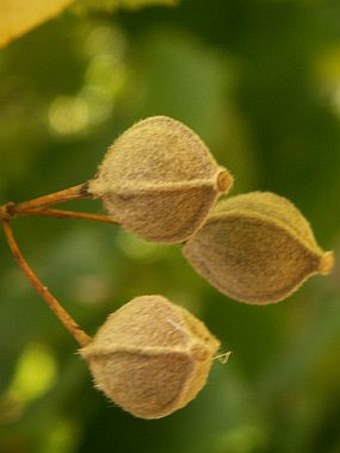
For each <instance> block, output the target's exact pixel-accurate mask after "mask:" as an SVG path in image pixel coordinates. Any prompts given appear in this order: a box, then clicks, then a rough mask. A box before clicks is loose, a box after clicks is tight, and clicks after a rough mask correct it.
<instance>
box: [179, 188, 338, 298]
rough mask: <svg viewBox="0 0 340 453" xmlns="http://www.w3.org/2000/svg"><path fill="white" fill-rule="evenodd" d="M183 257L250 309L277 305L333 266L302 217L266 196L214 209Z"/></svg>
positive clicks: (278, 199) (248, 196) (236, 199)
mask: <svg viewBox="0 0 340 453" xmlns="http://www.w3.org/2000/svg"><path fill="white" fill-rule="evenodd" d="M183 253H184V255H185V257H186V258H187V259H188V261H189V262H190V263H191V265H192V266H193V267H194V268H195V269H196V270H197V272H198V273H199V274H201V275H202V276H203V277H205V278H206V279H207V280H208V281H209V282H210V283H211V284H212V285H213V286H214V287H216V288H217V289H219V290H220V291H221V292H222V293H224V294H226V295H228V296H230V297H232V298H234V299H237V300H239V301H243V302H248V303H254V304H267V303H273V302H278V301H280V300H282V299H284V298H286V297H288V296H289V295H290V294H292V293H293V292H294V291H296V290H297V289H298V288H299V287H300V286H301V284H302V283H303V282H304V281H305V280H306V279H307V278H308V277H310V276H311V275H313V274H316V273H320V274H328V273H329V272H330V271H331V269H332V267H333V264H334V257H333V253H332V252H323V251H322V249H321V248H320V247H319V246H318V244H317V242H316V240H315V238H314V235H313V232H312V230H311V227H310V225H309V223H308V222H307V220H306V219H305V218H304V217H303V215H302V214H301V212H300V211H299V210H298V209H297V208H296V207H295V206H294V205H293V204H292V203H291V202H290V201H289V200H287V199H285V198H283V197H280V196H278V195H275V194H273V193H269V192H253V193H248V194H244V195H238V196H235V197H232V198H230V199H228V200H226V201H222V202H220V203H218V204H217V206H216V207H215V210H214V211H213V213H212V214H211V215H210V216H209V218H208V220H207V222H206V223H205V225H204V226H203V227H202V228H201V229H200V230H199V231H198V232H197V233H196V234H195V235H194V236H193V237H192V238H191V239H190V240H189V241H188V242H187V243H186V244H185V246H184V247H183Z"/></svg>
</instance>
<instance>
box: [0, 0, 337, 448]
mask: <svg viewBox="0 0 340 453" xmlns="http://www.w3.org/2000/svg"><path fill="white" fill-rule="evenodd" d="M119 3H120V2H119ZM168 3H169V2H168ZM0 80H1V83H0V106H1V108H0V149H1V153H0V199H1V200H2V201H1V203H4V202H6V201H8V200H15V201H21V200H24V199H29V198H32V197H35V196H39V195H42V194H45V193H49V192H53V191H56V190H58V189H61V188H64V187H67V186H71V185H75V184H77V183H80V182H82V181H85V180H86V179H87V178H89V177H91V176H92V175H93V174H94V172H95V169H96V166H97V164H98V163H99V162H100V160H101V158H102V156H103V154H104V152H105V149H106V148H107V147H108V146H109V145H110V143H111V142H112V141H113V139H114V138H115V137H117V135H118V134H119V133H120V132H122V131H123V130H124V129H125V128H127V127H129V126H130V125H131V124H132V123H133V122H134V121H136V120H138V119H140V118H142V117H145V116H148V115H153V114H164V115H169V116H173V117H175V118H177V119H179V120H182V121H183V122H184V123H186V124H188V125H189V126H190V127H192V128H193V129H194V130H196V131H197V132H198V133H199V134H200V135H201V136H202V138H203V139H204V140H205V141H206V143H207V144H208V145H209V146H210V148H211V149H212V151H213V153H214V155H215V156H216V158H217V160H218V161H219V162H220V163H221V164H222V165H225V166H227V167H228V168H229V169H230V170H231V171H232V172H233V174H234V175H235V177H236V185H235V189H234V193H237V192H245V191H249V190H256V189H259V190H270V191H273V192H277V193H279V194H281V195H284V196H287V197H289V198H290V199H291V200H292V201H293V202H294V203H296V205H297V206H298V207H299V208H300V209H301V210H302V212H303V213H304V214H305V215H306V217H307V218H308V219H309V220H310V221H311V223H312V225H313V227H314V230H315V233H316V236H317V238H318V240H319V242H320V244H321V245H322V246H323V247H324V248H325V249H331V248H335V251H336V254H338V253H339V251H340V3H339V1H338V0H256V1H253V2H247V1H245V0H210V1H207V0H205V1H204V0H182V1H181V2H180V3H179V4H178V6H177V7H174V8H162V7H157V6H152V7H148V8H145V9H142V10H139V11H138V12H133V11H127V10H122V9H119V10H118V11H115V14H109V13H107V12H105V11H94V10H89V11H88V13H87V14H79V13H77V12H75V11H74V10H72V9H70V10H68V11H66V12H65V13H64V14H63V15H62V16H60V17H59V18H58V19H55V20H53V21H50V22H47V23H46V24H44V25H43V26H41V27H39V28H37V29H35V30H34V31H32V32H31V33H29V34H27V35H25V36H24V37H22V38H20V39H18V40H16V41H14V42H12V43H11V44H10V45H9V46H8V47H7V48H5V49H2V50H1V52H0ZM68 206H69V207H70V208H74V209H79V210H89V211H90V210H92V212H101V211H102V207H101V206H100V204H99V202H98V203H97V202H93V201H82V202H74V203H70V204H69V205H68ZM14 228H15V232H16V234H17V237H18V241H19V243H20V244H22V248H23V252H24V253H25V255H26V256H27V258H28V260H29V261H30V262H31V264H32V266H33V268H34V269H35V270H36V271H37V273H38V274H39V275H40V276H41V277H42V279H43V280H44V282H46V284H48V285H49V287H50V289H51V290H52V291H53V292H54V293H55V294H56V296H57V297H58V298H60V300H61V301H62V302H63V304H64V306H65V307H66V308H67V309H68V310H69V311H70V312H71V313H72V315H74V317H75V318H76V319H77V320H78V321H79V323H80V325H82V326H83V327H84V329H85V330H87V331H88V332H89V333H93V332H95V330H96V328H97V327H98V326H99V325H100V324H101V323H102V322H103V320H104V319H105V317H106V316H107V314H108V313H110V312H111V311H113V310H114V309H116V308H117V307H119V306H120V305H121V304H123V303H124V302H127V301H128V300H130V299H131V298H132V297H134V296H137V295H141V294H148V293H149V294H150V293H160V294H163V295H165V296H167V297H169V298H170V299H171V300H172V301H173V302H175V303H179V304H183V305H184V306H186V307H187V308H188V309H190V310H191V311H192V312H193V313H195V314H196V315H197V316H199V317H200V318H202V319H204V321H205V322H206V323H207V325H208V326H209V328H210V329H211V331H212V332H213V333H214V334H215V335H216V336H218V337H219V338H220V339H221V340H222V343H223V351H227V350H232V351H233V354H232V357H231V358H230V360H229V362H228V364H227V365H225V366H222V365H220V364H219V363H218V362H216V364H215V365H214V368H213V372H212V374H211V376H210V379H209V382H208V384H207V386H206V388H205V389H204V390H203V391H202V392H201V394H200V395H199V396H198V398H197V399H196V400H195V401H193V402H192V403H190V404H189V405H188V406H187V407H186V408H185V409H183V410H181V411H179V412H177V413H176V414H174V415H172V416H170V417H167V418H164V419H161V420H156V421H143V420H139V419H135V418H133V417H131V416H130V415H128V414H126V413H124V412H122V411H121V410H120V409H119V408H116V407H112V404H111V403H109V402H108V401H107V400H106V399H105V398H104V397H103V396H102V395H101V394H100V393H98V392H97V391H96V390H94V389H93V388H92V386H91V382H90V376H89V373H88V371H87V369H86V366H85V364H84V363H83V362H82V361H81V359H80V357H79V356H78V355H77V354H75V352H76V351H75V348H76V346H75V343H74V341H73V339H72V338H69V337H68V335H67V333H66V332H64V331H63V329H62V327H61V325H60V324H59V323H58V322H57V321H56V320H55V319H54V318H53V316H52V315H51V313H50V312H49V310H48V309H47V308H46V307H45V306H44V303H43V302H42V301H41V300H40V299H39V297H38V296H37V295H36V294H35V293H34V291H33V290H32V289H31V287H30V286H29V284H28V282H26V281H25V278H24V277H23V276H22V275H21V273H20V271H19V270H18V269H17V268H16V266H15V264H14V262H13V259H12V257H11V255H10V253H9V251H8V248H7V245H6V243H5V240H4V238H3V237H2V235H1V236H0V248H1V260H0V279H1V288H2V291H1V303H0V451H1V452H4V453H31V452H34V453H36V452H37V453H75V452H77V453H88V452H91V453H92V452H97V451H98V452H101V453H105V452H112V451H117V452H119V453H130V452H138V453H139V452H140V453H142V452H148V453H153V452H154V453H156V452H157V453H159V452H161V453H163V452H164V453H167V452H169V453H170V452H171V453H172V452H178V453H191V452H192V453H253V452H254V453H257V452H268V453H269V452H270V453H272V452H274V453H276V452H278V453H281V452H282V453H290V452H291V453H293V452H294V453H296V452H299V453H314V452H315V453H320V452H323V453H337V452H339V451H340V429H339V428H340V367H339V351H340V271H339V268H337V269H336V270H335V272H334V273H333V275H331V276H329V277H327V278H325V277H315V278H314V279H311V280H310V281H308V283H307V284H306V285H305V286H304V287H303V288H302V289H301V290H300V291H299V292H298V293H296V294H295V295H294V296H292V297H291V298H289V299H288V300H286V301H284V302H281V303H279V304H278V305H273V306H266V307H256V306H248V305H245V304H240V303H237V302H235V301H233V300H228V299H227V298H226V297H224V296H222V295H220V294H218V293H217V292H216V291H215V290H214V289H212V288H211V287H209V285H208V284H207V283H205V282H204V281H203V280H202V279H200V277H199V276H198V275H196V274H195V273H194V271H193V270H192V269H190V268H189V266H188V264H187V263H186V262H185V261H184V259H183V258H182V256H181V252H180V248H179V247H176V246H172V247H170V246H162V245H157V244H148V243H145V242H143V241H141V240H140V239H138V238H136V237H134V236H133V235H130V234H128V233H126V232H124V231H121V230H120V229H119V228H117V227H113V226H110V225H100V224H92V223H86V222H80V221H76V220H73V221H71V220H69V221H68V220H63V221H61V220H60V221H59V220H52V219H35V218H20V219H17V220H16V221H15V222H14Z"/></svg>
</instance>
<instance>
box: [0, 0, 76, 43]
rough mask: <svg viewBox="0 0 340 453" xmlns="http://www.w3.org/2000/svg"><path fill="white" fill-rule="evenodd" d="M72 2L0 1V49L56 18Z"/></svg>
mask: <svg viewBox="0 0 340 453" xmlns="http://www.w3.org/2000/svg"><path fill="white" fill-rule="evenodd" d="M72 2H73V0H0V47H4V46H6V45H7V44H8V43H9V42H11V41H12V40H13V39H15V38H17V37H18V36H21V35H23V34H25V33H27V32H28V31H30V30H32V29H33V28H34V27H37V26H38V25H40V24H41V23H43V22H45V21H47V20H49V19H51V18H52V17H54V16H57V15H58V14H59V13H60V12H61V11H63V10H64V9H65V8H66V7H67V6H68V5H70V4H71V3H72Z"/></svg>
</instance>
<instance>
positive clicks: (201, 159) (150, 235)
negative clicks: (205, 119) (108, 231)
mask: <svg viewBox="0 0 340 453" xmlns="http://www.w3.org/2000/svg"><path fill="white" fill-rule="evenodd" d="M232 183H233V178H232V176H231V175H230V174H229V172H228V171H227V170H225V169H224V168H222V167H219V166H218V165H217V163H216V162H215V160H214V158H213V157H212V155H211V154H210V152H209V150H208V148H207V147H206V145H205V144H204V143H203V142H202V140H201V139H200V138H199V137H198V135H196V134H195V133H194V132H193V131H192V130H191V129H189V128H188V127H186V126H185V125H184V124H182V123H180V122H179V121H176V120H173V119H171V118H168V117H165V116H155V117H150V118H147V119H145V120H142V121H140V122H138V123H136V124H135V125H133V126H132V127H131V128H129V129H128V130H127V131H125V132H124V133H123V134H122V135H121V136H120V137H119V138H118V139H117V140H116V141H115V142H114V143H113V145H112V146H111V147H110V149H109V151H108V153H107V154H106V156H105V157H104V160H103V162H102V164H101V165H100V167H99V169H98V173H97V175H96V177H95V178H94V179H93V180H91V181H90V182H89V188H88V191H89V193H90V194H92V195H93V196H94V197H100V198H101V199H102V201H103V203H104V205H105V207H106V209H107V210H108V211H109V213H110V214H111V215H112V216H113V218H114V219H115V220H116V221H117V223H119V224H121V225H122V226H124V227H125V228H126V229H128V230H130V231H132V232H134V233H136V234H138V235H140V236H141V237H143V238H144V239H146V240H150V241H159V242H169V243H176V242H181V241H183V240H185V239H187V238H188V237H190V236H191V235H192V234H193V233H194V232H195V231H196V230H197V229H198V228H199V227H200V226H201V225H202V223H203V222H204V220H205V218H206V216H207V215H208V212H209V210H210V209H211V207H212V205H213V204H214V202H215V200H216V198H217V197H218V195H219V194H221V193H222V192H227V191H228V190H229V189H230V188H231V186H232Z"/></svg>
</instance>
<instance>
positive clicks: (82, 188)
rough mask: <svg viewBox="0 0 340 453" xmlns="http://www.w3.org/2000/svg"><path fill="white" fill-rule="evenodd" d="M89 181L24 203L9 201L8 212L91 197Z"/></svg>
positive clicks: (22, 211)
mask: <svg viewBox="0 0 340 453" xmlns="http://www.w3.org/2000/svg"><path fill="white" fill-rule="evenodd" d="M87 189H88V183H84V184H79V185H77V186H73V187H69V188H68V189H64V190H60V191H59V192H54V193H51V194H48V195H44V196H42V197H38V198H33V199H32V200H28V201H24V202H22V203H17V204H16V203H7V212H8V214H9V215H10V216H13V215H15V214H20V213H25V212H28V211H31V212H32V211H35V210H38V211H40V210H42V209H45V208H47V207H48V206H52V205H55V204H58V203H63V202H65V201H70V200H76V199H79V198H89V197H91V194H90V193H89V192H88V190H87Z"/></svg>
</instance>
